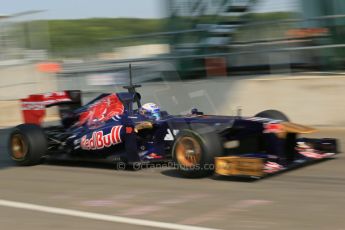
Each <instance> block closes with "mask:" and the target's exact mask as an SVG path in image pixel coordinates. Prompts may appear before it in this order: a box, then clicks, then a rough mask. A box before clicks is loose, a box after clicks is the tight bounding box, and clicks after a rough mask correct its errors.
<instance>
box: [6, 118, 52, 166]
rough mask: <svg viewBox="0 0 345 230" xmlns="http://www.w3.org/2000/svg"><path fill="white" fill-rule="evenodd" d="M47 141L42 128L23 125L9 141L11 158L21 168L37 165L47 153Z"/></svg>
mask: <svg viewBox="0 0 345 230" xmlns="http://www.w3.org/2000/svg"><path fill="white" fill-rule="evenodd" d="M47 146H48V145H47V139H46V135H45V133H44V132H43V130H42V128H41V127H39V126H37V125H34V124H22V125H18V126H16V127H15V128H14V130H13V131H12V133H11V135H10V140H9V153H10V156H11V158H12V159H13V160H14V161H15V162H16V163H17V164H18V165H20V166H30V165H36V164H39V163H40V162H41V159H42V157H43V156H44V155H45V154H46V152H47Z"/></svg>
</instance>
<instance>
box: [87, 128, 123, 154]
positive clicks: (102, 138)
mask: <svg viewBox="0 0 345 230" xmlns="http://www.w3.org/2000/svg"><path fill="white" fill-rule="evenodd" d="M121 128H122V125H118V126H114V127H113V128H112V129H111V131H110V133H108V134H106V135H104V134H103V131H97V132H93V133H92V135H91V138H87V137H86V135H85V136H83V137H82V138H81V142H80V147H81V148H82V149H84V150H96V149H103V148H108V147H110V146H112V145H116V144H119V143H121V142H122V141H121V135H120V134H121V133H120V132H121Z"/></svg>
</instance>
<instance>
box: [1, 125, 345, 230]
mask: <svg viewBox="0 0 345 230" xmlns="http://www.w3.org/2000/svg"><path fill="white" fill-rule="evenodd" d="M7 135H8V131H7V130H1V131H0V149H1V151H0V226H1V229H26V230H31V229H35V230H39V229H83V230H87V229H101V230H102V229H125V230H126V229H128V230H129V229H153V228H152V226H151V227H150V226H144V225H136V224H135V221H136V220H149V221H153V222H154V223H158V226H161V227H164V226H163V225H159V223H165V224H179V225H178V226H181V229H184V228H185V229H187V225H188V226H194V227H204V228H206V227H207V228H216V229H335V230H340V229H345V218H344V207H345V156H344V155H343V154H340V155H338V156H336V158H337V159H335V160H328V161H324V162H321V163H317V164H313V165H310V166H307V167H303V168H300V169H297V170H293V171H289V172H285V173H283V174H279V175H276V176H273V177H270V178H266V179H263V180H260V181H241V180H236V181H234V180H229V179H226V178H215V177H212V178H204V179H184V178H180V177H179V176H178V175H177V174H176V172H175V171H174V170H173V169H171V168H159V167H158V168H147V169H143V170H141V171H123V170H115V168H114V167H113V166H112V165H104V164H90V163H71V162H48V163H46V164H44V165H39V166H34V167H13V164H12V162H11V161H10V159H8V156H7V151H6V142H7V140H6V138H7ZM312 136H317V137H336V138H339V139H340V142H341V149H345V148H344V146H345V145H344V143H345V129H322V131H321V132H320V133H318V134H314V135H312ZM2 201H15V202H21V203H20V204H23V205H25V204H28V203H29V204H34V205H40V207H41V206H43V207H48V208H62V209H64V210H66V209H67V211H83V212H88V213H93V214H104V215H106V216H111V217H116V218H119V217H128V218H130V219H129V222H125V223H123V222H118V221H114V222H109V221H105V220H100V219H92V218H85V217H80V216H73V215H61V214H56V213H55V214H54V213H51V212H43V211H42V210H33V209H29V210H28V209H23V205H19V207H13V206H6V205H3V202H2ZM116 218H115V219H116ZM131 221H133V222H131ZM169 226H170V225H169ZM171 226H172V228H173V227H176V226H175V225H171ZM157 229H159V228H157ZM196 229H197V228H196Z"/></svg>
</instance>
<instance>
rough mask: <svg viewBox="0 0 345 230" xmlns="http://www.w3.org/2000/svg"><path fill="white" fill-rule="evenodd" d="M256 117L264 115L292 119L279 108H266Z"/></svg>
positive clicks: (278, 118) (284, 119) (265, 116)
mask: <svg viewBox="0 0 345 230" xmlns="http://www.w3.org/2000/svg"><path fill="white" fill-rule="evenodd" d="M255 117H263V118H270V119H276V120H282V121H290V119H289V118H288V117H287V116H286V115H285V114H284V113H282V112H280V111H278V110H273V109H269V110H265V111H262V112H260V113H258V114H256V115H255Z"/></svg>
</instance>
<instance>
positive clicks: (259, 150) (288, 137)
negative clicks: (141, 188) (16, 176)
mask: <svg viewBox="0 0 345 230" xmlns="http://www.w3.org/2000/svg"><path fill="white" fill-rule="evenodd" d="M137 87H140V86H139V85H132V84H130V85H129V86H126V87H124V88H126V89H127V90H128V92H120V93H108V94H102V95H100V96H98V97H97V98H95V99H94V100H92V101H91V102H89V103H87V104H85V105H83V106H82V105H81V92H80V91H62V92H53V93H48V94H38V95H30V96H29V97H27V98H25V99H22V100H21V102H22V112H23V117H24V124H21V125H18V126H16V127H15V128H14V129H13V131H12V133H11V135H10V140H9V152H10V155H11V157H12V159H13V160H14V161H15V162H16V163H17V164H18V165H23V166H28V165H35V164H38V163H40V162H41V161H42V159H44V158H46V157H54V156H55V157H59V156H60V157H61V156H63V157H67V158H71V159H87V160H90V159H91V160H104V161H111V162H123V163H125V164H126V165H128V167H131V165H133V164H146V163H150V162H157V161H160V162H162V161H163V162H164V161H172V162H174V163H175V166H176V167H177V170H178V171H179V172H180V173H181V174H182V175H183V176H186V177H203V176H207V175H210V174H212V173H214V172H215V173H216V174H220V175H228V176H248V177H258V178H259V177H263V176H265V175H267V174H272V173H275V172H278V171H282V170H285V169H288V168H290V167H294V166H296V165H302V164H304V163H307V162H311V161H316V160H319V159H324V158H330V157H332V156H333V155H334V154H336V153H338V150H337V143H336V140H335V139H331V138H324V139H312V138H298V137H297V135H298V134H305V133H311V132H314V131H315V129H313V128H310V127H306V126H303V125H299V124H295V123H291V122H289V120H288V118H287V117H286V116H285V115H284V114H283V113H281V112H279V111H276V110H266V111H263V112H261V113H258V114H256V115H255V116H253V117H243V116H240V115H238V116H216V115H205V114H203V113H202V112H200V111H198V110H197V109H192V110H191V112H190V114H187V115H170V114H168V113H167V112H166V111H160V110H159V109H158V108H157V107H155V106H154V105H152V104H149V106H151V107H152V108H153V110H151V113H150V111H148V110H145V109H143V108H144V107H145V106H144V105H141V100H140V99H141V97H140V94H139V93H138V92H137V91H136V88H137ZM50 106H58V108H59V111H60V116H61V124H59V125H55V126H48V127H44V126H43V125H42V121H43V118H44V116H45V111H46V107H50ZM152 108H151V109H152Z"/></svg>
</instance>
